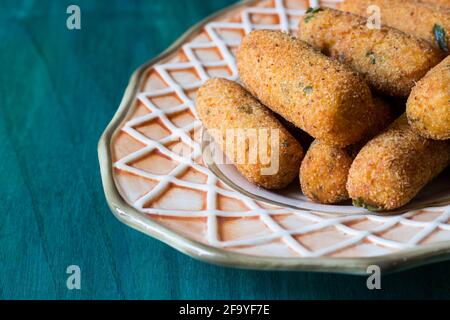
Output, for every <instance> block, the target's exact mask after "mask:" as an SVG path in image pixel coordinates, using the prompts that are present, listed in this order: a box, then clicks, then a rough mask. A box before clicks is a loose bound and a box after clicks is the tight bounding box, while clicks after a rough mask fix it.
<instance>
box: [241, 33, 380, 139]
mask: <svg viewBox="0 0 450 320" xmlns="http://www.w3.org/2000/svg"><path fill="white" fill-rule="evenodd" d="M237 64H238V70H239V73H240V76H241V80H242V81H243V83H244V84H245V86H246V87H247V89H248V90H249V91H250V92H251V93H252V94H253V95H254V96H256V97H257V98H258V99H259V100H260V101H261V102H262V103H264V104H265V105H266V106H268V107H269V108H270V109H272V111H274V112H276V113H278V114H280V115H281V116H283V117H284V118H286V119H287V120H288V121H290V122H292V123H293V124H295V125H296V126H298V127H299V128H301V129H303V130H304V131H306V132H307V133H309V134H310V135H311V136H313V137H314V138H316V139H320V140H322V141H324V142H326V143H329V144H333V145H340V146H346V145H349V144H352V143H355V142H357V141H359V140H360V139H361V138H362V136H363V135H364V134H365V133H366V130H367V127H368V126H370V124H368V123H367V119H368V115H369V114H370V113H371V112H372V111H373V108H374V106H373V102H372V99H371V93H370V89H369V88H368V86H367V84H366V83H365V82H364V81H363V80H362V79H361V78H360V77H359V76H358V75H357V74H356V73H355V72H353V71H351V70H350V69H349V68H348V67H346V66H344V65H342V64H340V63H339V62H337V61H334V60H332V59H330V58H328V57H326V56H324V55H322V54H321V53H320V52H317V51H316V50H314V49H312V48H311V47H310V46H309V45H308V44H306V43H305V42H303V41H300V40H298V39H296V38H294V37H292V36H290V35H288V34H286V33H282V32H279V31H270V30H258V31H253V32H251V33H250V34H249V35H247V36H246V37H245V38H244V40H243V42H242V44H241V46H240V48H239V51H238V54H237Z"/></svg>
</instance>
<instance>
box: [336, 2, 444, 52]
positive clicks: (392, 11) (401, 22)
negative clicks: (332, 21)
mask: <svg viewBox="0 0 450 320" xmlns="http://www.w3.org/2000/svg"><path fill="white" fill-rule="evenodd" d="M371 5H374V6H377V7H379V8H380V14H381V17H380V18H381V23H382V24H383V25H388V26H390V27H393V28H396V29H398V30H400V31H403V32H405V33H408V34H410V35H413V36H416V37H418V38H422V39H424V40H427V41H428V42H430V43H432V44H433V45H434V46H435V47H436V48H438V49H441V50H442V51H443V52H444V53H445V54H449V48H450V37H449V32H450V8H447V7H445V6H436V5H435V4H431V3H425V2H419V1H414V0H346V1H345V2H343V3H342V4H340V6H339V8H340V9H341V10H344V11H348V12H351V13H354V14H357V15H360V16H364V17H367V16H371V15H373V14H374V12H372V11H370V10H368V9H369V6H371ZM400 58H401V57H400Z"/></svg>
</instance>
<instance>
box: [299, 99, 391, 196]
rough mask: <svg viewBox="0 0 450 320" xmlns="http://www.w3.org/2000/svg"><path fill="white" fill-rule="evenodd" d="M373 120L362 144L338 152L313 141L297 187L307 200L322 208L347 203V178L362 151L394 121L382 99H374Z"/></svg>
mask: <svg viewBox="0 0 450 320" xmlns="http://www.w3.org/2000/svg"><path fill="white" fill-rule="evenodd" d="M374 102H375V105H376V114H374V117H375V119H376V121H375V123H374V125H373V127H372V128H371V130H370V134H369V135H368V136H367V137H365V138H364V139H363V140H362V141H361V142H359V143H357V144H354V145H351V146H348V147H346V148H341V147H337V146H332V145H329V144H326V143H324V142H321V141H319V140H315V141H314V143H313V144H312V145H311V146H310V148H309V149H308V151H307V152H306V155H305V158H304V159H303V161H302V164H301V166H300V184H301V188H302V191H303V194H305V195H306V196H307V197H308V198H310V199H311V200H313V201H316V202H320V203H324V204H337V203H340V202H342V201H345V200H348V199H349V196H348V192H347V187H346V184H347V177H348V172H349V170H350V166H351V165H352V162H353V159H354V158H355V156H356V154H357V153H358V151H359V150H360V149H361V147H362V146H363V145H364V144H365V143H366V142H367V141H368V140H370V139H371V138H372V137H374V136H375V135H377V134H378V133H380V132H381V131H382V130H384V129H385V128H386V127H387V126H389V124H390V123H391V122H392V121H393V120H394V118H393V114H392V112H391V110H390V106H389V105H388V104H387V103H386V101H384V100H383V99H381V98H378V97H374Z"/></svg>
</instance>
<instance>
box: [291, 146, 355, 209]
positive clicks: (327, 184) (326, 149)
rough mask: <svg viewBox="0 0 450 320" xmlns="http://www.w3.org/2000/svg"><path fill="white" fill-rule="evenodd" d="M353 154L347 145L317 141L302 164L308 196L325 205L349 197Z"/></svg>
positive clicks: (304, 188)
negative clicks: (348, 180)
mask: <svg viewBox="0 0 450 320" xmlns="http://www.w3.org/2000/svg"><path fill="white" fill-rule="evenodd" d="M352 162H353V157H352V156H351V155H350V153H349V151H348V150H347V148H340V147H337V146H333V145H329V144H327V143H323V142H321V141H319V140H315V141H314V142H313V143H312V144H311V146H310V147H309V149H308V151H307V152H306V155H305V158H304V159H303V161H302V164H301V166H300V185H301V188H302V192H303V194H304V195H305V196H307V197H308V198H310V199H311V200H313V201H315V202H320V203H324V204H333V203H340V202H342V201H344V200H347V199H348V192H347V189H346V183H347V176H348V171H349V170H350V166H351V165H352Z"/></svg>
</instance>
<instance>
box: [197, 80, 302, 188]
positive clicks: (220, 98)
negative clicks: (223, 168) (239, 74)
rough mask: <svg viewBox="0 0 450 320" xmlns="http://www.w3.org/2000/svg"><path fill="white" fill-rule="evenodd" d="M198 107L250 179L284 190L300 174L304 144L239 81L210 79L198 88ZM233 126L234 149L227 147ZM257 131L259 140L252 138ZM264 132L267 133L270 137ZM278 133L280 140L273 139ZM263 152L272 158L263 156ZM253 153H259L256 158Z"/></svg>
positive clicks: (243, 173)
mask: <svg viewBox="0 0 450 320" xmlns="http://www.w3.org/2000/svg"><path fill="white" fill-rule="evenodd" d="M196 107H197V111H198V114H199V116H200V119H201V121H202V122H203V125H204V126H205V127H206V128H207V129H208V132H209V133H210V134H211V135H212V137H213V138H214V139H215V141H216V142H218V141H221V142H223V143H221V144H219V145H220V146H222V147H223V151H224V152H225V154H226V155H227V157H228V158H229V159H230V160H231V161H233V162H234V164H235V165H236V168H237V169H238V170H239V172H240V173H241V174H242V175H243V176H244V177H245V178H246V179H247V180H249V181H250V182H252V183H255V184H257V185H259V186H262V187H264V188H267V189H280V188H283V187H285V186H287V185H288V184H289V183H291V182H292V181H293V180H294V179H295V178H296V177H297V176H298V172H299V166H300V162H301V160H302V158H303V155H304V152H303V149H302V147H301V145H300V144H299V143H298V142H297V140H296V139H295V138H294V137H292V135H291V134H290V133H289V132H288V131H287V130H286V129H285V128H284V127H283V126H282V125H281V123H280V122H279V121H278V120H277V119H276V118H275V115H274V114H272V112H271V111H270V110H269V109H267V108H266V107H264V106H263V105H262V104H261V103H260V102H259V101H257V100H256V99H255V98H253V97H252V96H251V95H250V93H248V92H247V91H246V90H245V89H244V88H242V87H241V86H240V85H239V84H237V83H235V82H232V81H229V80H226V79H211V80H208V81H206V82H205V84H204V85H203V86H202V87H201V88H200V89H199V91H198V94H197V98H196ZM230 129H231V133H232V135H231V139H232V140H233V141H234V143H235V147H234V148H229V147H226V146H227V143H230V141H229V140H230V135H229V133H230ZM253 132H257V135H258V137H259V140H257V142H256V143H255V141H250V140H251V137H252V133H253ZM261 134H266V135H267V139H264V138H262V137H261V136H260V135H261ZM277 135H278V139H277V141H273V140H272V137H277ZM238 144H240V145H239V146H238ZM262 144H265V145H262ZM275 148H277V149H275ZM266 150H267V151H266ZM275 150H277V152H278V156H277V152H276V151H275ZM261 152H263V154H264V155H267V158H268V159H262V158H261ZM252 154H253V155H257V156H256V157H255V158H253V159H254V161H252V160H251V159H252ZM275 157H276V158H275ZM274 165H276V167H275V166H274ZM270 167H272V168H275V171H272V172H270V170H269V172H268V173H265V172H264V169H268V168H270Z"/></svg>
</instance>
